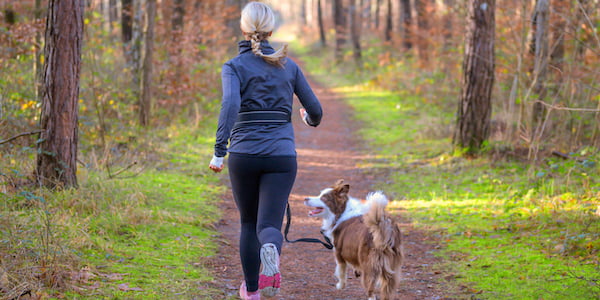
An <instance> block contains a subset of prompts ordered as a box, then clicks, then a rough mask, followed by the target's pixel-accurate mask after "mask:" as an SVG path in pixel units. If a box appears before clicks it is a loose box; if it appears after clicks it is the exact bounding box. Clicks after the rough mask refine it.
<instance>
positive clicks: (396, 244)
mask: <svg viewBox="0 0 600 300" xmlns="http://www.w3.org/2000/svg"><path fill="white" fill-rule="evenodd" d="M367 203H368V204H369V205H370V208H369V210H368V211H367V213H365V215H364V216H363V218H364V221H365V224H366V225H367V227H368V228H369V232H370V233H371V235H372V236H373V249H372V250H373V251H372V252H371V255H372V257H370V261H371V265H370V266H369V268H370V269H371V272H372V274H373V276H370V277H371V278H372V279H371V281H372V282H370V283H369V286H371V287H379V289H380V290H381V292H382V296H383V299H387V298H388V297H389V296H390V295H392V294H393V292H394V290H395V289H396V286H397V284H398V281H399V280H400V275H401V274H400V273H401V269H400V267H401V266H402V260H403V253H402V242H401V239H402V234H401V233H400V228H398V226H397V225H396V223H395V222H393V220H392V219H391V218H390V217H389V216H388V215H387V214H386V213H385V208H386V206H387V204H388V199H387V197H386V196H385V195H384V194H383V193H382V192H375V193H371V194H369V195H367ZM365 279H367V278H365ZM367 280H368V279H367Z"/></svg>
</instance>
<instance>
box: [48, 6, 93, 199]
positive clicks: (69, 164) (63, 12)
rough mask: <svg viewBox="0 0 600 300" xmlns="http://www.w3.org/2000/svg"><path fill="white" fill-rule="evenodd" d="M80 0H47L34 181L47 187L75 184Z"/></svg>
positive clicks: (81, 7) (81, 19) (81, 22)
mask: <svg viewBox="0 0 600 300" xmlns="http://www.w3.org/2000/svg"><path fill="white" fill-rule="evenodd" d="M83 4H84V3H83V2H82V1H77V0H49V2H48V18H47V20H46V45H45V47H44V55H45V62H44V92H43V101H42V111H41V117H40V127H41V128H42V130H43V132H42V133H41V134H40V140H41V141H42V142H41V143H39V145H38V156H37V169H36V179H37V181H38V182H39V183H40V184H42V185H44V186H46V187H49V188H56V187H77V142H78V133H77V128H78V127H77V126H78V124H77V119H78V115H77V113H78V100H79V74H80V71H81V45H82V40H83V12H84V7H83Z"/></svg>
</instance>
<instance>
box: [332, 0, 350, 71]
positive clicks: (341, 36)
mask: <svg viewBox="0 0 600 300" xmlns="http://www.w3.org/2000/svg"><path fill="white" fill-rule="evenodd" d="M343 3H344V1H343V0H334V3H333V16H334V17H333V19H334V22H335V61H336V62H337V63H340V62H341V61H342V59H343V55H344V53H343V51H344V49H343V48H344V44H345V43H346V30H347V28H346V26H347V24H346V12H345V10H344V4H343Z"/></svg>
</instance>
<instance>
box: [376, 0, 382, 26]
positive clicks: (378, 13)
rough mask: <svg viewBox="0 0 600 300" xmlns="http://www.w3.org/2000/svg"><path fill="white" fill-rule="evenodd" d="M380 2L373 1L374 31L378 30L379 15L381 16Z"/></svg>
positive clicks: (379, 0) (378, 0)
mask: <svg viewBox="0 0 600 300" xmlns="http://www.w3.org/2000/svg"><path fill="white" fill-rule="evenodd" d="M381 1H382V0H377V1H375V29H379V23H380V22H379V15H380V14H381Z"/></svg>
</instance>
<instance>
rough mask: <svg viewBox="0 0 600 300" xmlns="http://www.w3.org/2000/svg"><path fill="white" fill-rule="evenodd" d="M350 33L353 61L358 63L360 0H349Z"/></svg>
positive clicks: (359, 51)
mask: <svg viewBox="0 0 600 300" xmlns="http://www.w3.org/2000/svg"><path fill="white" fill-rule="evenodd" d="M350 1H351V4H350V23H351V29H350V35H351V38H352V49H353V56H354V62H356V63H357V64H358V65H360V61H361V58H362V50H361V47H360V34H361V28H362V18H361V15H360V1H359V0H350Z"/></svg>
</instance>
